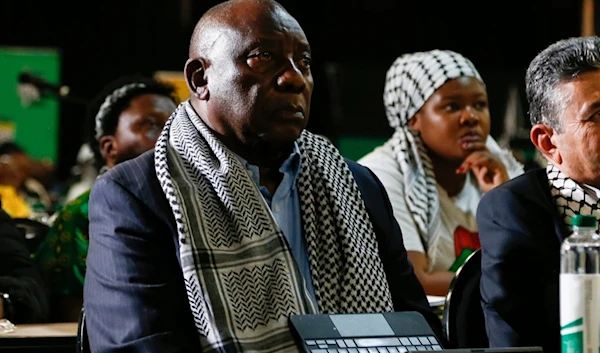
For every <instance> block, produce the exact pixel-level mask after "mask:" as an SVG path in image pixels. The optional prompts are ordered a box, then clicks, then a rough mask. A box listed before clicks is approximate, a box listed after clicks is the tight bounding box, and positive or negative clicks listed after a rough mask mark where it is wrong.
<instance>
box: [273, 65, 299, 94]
mask: <svg viewBox="0 0 600 353" xmlns="http://www.w3.org/2000/svg"><path fill="white" fill-rule="evenodd" d="M277 85H278V86H279V87H281V88H282V89H284V90H289V91H292V92H295V93H300V92H302V91H303V90H304V89H305V88H306V77H305V76H304V74H303V72H302V71H301V70H300V69H299V68H298V66H296V64H295V63H294V62H293V60H292V59H290V60H289V61H288V64H287V65H286V67H285V69H284V71H283V72H282V73H281V74H280V75H279V77H277Z"/></svg>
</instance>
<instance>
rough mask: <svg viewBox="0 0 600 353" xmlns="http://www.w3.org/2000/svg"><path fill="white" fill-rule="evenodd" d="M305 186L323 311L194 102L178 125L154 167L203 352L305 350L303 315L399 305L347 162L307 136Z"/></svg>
mask: <svg viewBox="0 0 600 353" xmlns="http://www.w3.org/2000/svg"><path fill="white" fill-rule="evenodd" d="M298 145H299V148H300V153H301V165H300V173H299V176H298V179H297V181H296V183H297V187H298V192H299V198H300V209H301V213H302V215H301V216H302V223H303V227H304V231H305V236H306V241H307V248H308V253H309V259H310V265H311V275H312V279H313V284H314V286H315V292H316V296H317V302H318V306H319V308H318V310H317V308H315V307H314V305H313V304H312V300H311V299H310V297H309V294H308V291H307V289H306V284H305V282H304V279H303V278H302V275H301V274H300V271H299V269H298V267H297V265H296V262H295V261H294V259H293V257H292V253H291V251H290V249H289V246H288V244H287V242H286V240H285V237H284V235H283V233H282V231H281V229H280V228H279V226H278V225H277V223H276V221H275V220H274V218H273V216H272V214H271V212H270V210H269V208H268V206H267V204H266V203H265V201H264V199H263V198H262V195H261V194H260V191H259V190H258V188H257V187H256V185H255V184H254V182H253V181H252V179H251V178H250V176H249V175H248V173H247V171H246V170H245V168H244V166H243V165H242V163H241V162H240V161H239V159H238V158H237V157H236V156H235V155H234V154H233V153H232V152H231V151H229V150H228V149H227V148H226V147H225V146H223V145H222V144H221V142H220V141H219V140H218V139H217V138H215V136H214V135H213V134H212V132H211V131H210V129H209V128H208V127H207V126H206V125H205V124H204V123H203V121H202V120H201V119H200V117H198V115H197V114H196V113H195V111H194V109H193V108H192V106H191V105H190V104H189V102H184V103H182V104H181V105H180V106H179V107H178V109H177V111H176V112H175V113H174V114H173V116H172V117H171V118H170V119H169V121H168V122H167V124H166V125H165V128H164V130H163V133H162V135H161V137H160V138H159V140H158V141H157V144H156V149H155V167H156V173H157V176H158V179H159V181H160V184H161V186H162V188H163V191H164V193H165V195H166V197H167V199H168V201H169V203H170V205H171V207H172V209H173V214H174V216H175V220H176V223H177V229H178V233H179V247H180V248H179V252H180V260H181V264H182V268H183V274H184V279H185V282H186V287H187V288H186V289H187V294H188V301H189V304H190V308H191V310H192V313H193V315H194V319H195V323H196V327H197V329H198V332H199V335H200V340H201V342H202V345H203V351H205V352H212V351H219V352H223V351H227V352H242V351H252V352H283V351H295V350H297V348H296V344H295V342H294V340H293V337H292V336H291V332H290V330H289V327H288V317H289V315H290V314H294V313H314V312H317V311H321V312H326V313H341V312H348V313H351V312H385V311H392V310H393V305H392V301H391V295H390V291H389V288H388V282H387V279H386V276H385V272H384V271H383V265H382V264H381V259H380V258H379V252H378V247H377V242H376V238H375V233H374V230H373V226H372V224H371V222H370V220H369V216H368V214H367V211H366V208H365V205H364V203H363V201H362V198H361V196H360V193H359V190H358V186H357V185H356V182H355V181H354V179H353V177H352V174H351V172H350V170H349V168H348V166H347V165H346V163H345V162H344V160H343V158H342V156H341V155H340V154H339V152H338V151H337V150H336V149H335V148H334V147H333V146H332V145H331V144H330V143H328V142H326V141H325V140H324V139H322V138H320V137H317V136H315V135H312V134H311V133H309V132H307V131H304V132H303V133H302V136H301V137H300V138H299V139H298Z"/></svg>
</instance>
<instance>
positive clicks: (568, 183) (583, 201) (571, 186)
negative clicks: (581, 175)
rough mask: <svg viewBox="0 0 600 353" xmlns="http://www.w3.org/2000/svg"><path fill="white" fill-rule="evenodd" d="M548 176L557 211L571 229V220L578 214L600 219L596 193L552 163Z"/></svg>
mask: <svg viewBox="0 0 600 353" xmlns="http://www.w3.org/2000/svg"><path fill="white" fill-rule="evenodd" d="M546 174H547V175H548V183H549V184H550V194H552V199H553V200H554V205H555V207H556V210H557V211H558V214H559V215H560V216H561V217H562V219H563V220H564V222H565V225H566V226H567V227H568V228H569V229H570V228H571V219H572V218H573V216H575V215H577V214H582V215H594V216H596V218H598V219H600V205H599V200H598V195H597V194H596V193H595V191H593V190H591V189H590V188H589V187H585V188H584V187H582V186H581V185H579V184H578V183H577V182H576V181H575V180H573V179H571V178H569V177H568V176H566V175H565V174H564V173H563V172H561V171H560V169H558V168H557V167H556V166H555V165H554V164H552V163H548V164H547V165H546ZM598 231H600V224H599V225H598Z"/></svg>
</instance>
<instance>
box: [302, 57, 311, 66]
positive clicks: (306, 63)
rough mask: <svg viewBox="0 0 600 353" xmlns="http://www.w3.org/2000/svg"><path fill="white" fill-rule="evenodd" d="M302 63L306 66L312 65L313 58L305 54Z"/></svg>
mask: <svg viewBox="0 0 600 353" xmlns="http://www.w3.org/2000/svg"><path fill="white" fill-rule="evenodd" d="M302 63H303V64H304V66H305V67H310V66H311V65H312V58H311V57H310V56H309V55H305V56H303V57H302Z"/></svg>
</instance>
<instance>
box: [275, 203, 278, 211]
mask: <svg viewBox="0 0 600 353" xmlns="http://www.w3.org/2000/svg"><path fill="white" fill-rule="evenodd" d="M275 212H279V204H278V203H276V204H275Z"/></svg>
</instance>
